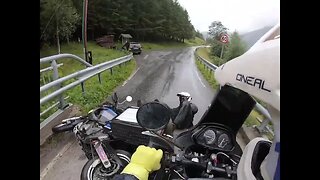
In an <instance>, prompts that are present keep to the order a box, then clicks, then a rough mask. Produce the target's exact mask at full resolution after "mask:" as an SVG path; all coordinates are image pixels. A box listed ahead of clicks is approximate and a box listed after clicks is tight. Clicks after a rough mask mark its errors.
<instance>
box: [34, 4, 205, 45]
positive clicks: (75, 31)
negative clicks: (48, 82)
mask: <svg viewBox="0 0 320 180" xmlns="http://www.w3.org/2000/svg"><path fill="white" fill-rule="evenodd" d="M82 12H83V1H80V0H41V1H40V33H41V34H40V42H41V43H50V44H54V43H56V42H57V39H58V38H57V37H60V41H69V39H70V40H78V38H79V37H80V38H81V32H82V26H81V24H82V21H81V20H82ZM87 28H88V32H87V35H88V40H94V39H96V38H98V37H101V36H103V35H107V34H113V35H115V40H117V38H118V37H119V35H120V34H121V33H129V34H131V35H132V36H133V37H134V39H135V40H138V41H168V40H173V41H181V42H184V40H185V39H190V38H193V37H195V36H198V37H202V35H201V33H200V32H197V31H196V30H195V29H194V27H193V25H192V24H191V22H190V19H189V15H188V12H187V10H185V9H184V8H183V7H182V6H181V5H180V4H179V3H178V1H177V0H156V1H155V0H88V21H87ZM58 40H59V39H58Z"/></svg>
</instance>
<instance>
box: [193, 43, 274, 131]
mask: <svg viewBox="0 0 320 180" xmlns="http://www.w3.org/2000/svg"><path fill="white" fill-rule="evenodd" d="M197 50H198V48H196V49H195V51H194V55H195V57H196V58H197V60H199V61H200V62H202V63H203V64H204V65H205V66H206V67H207V68H209V69H210V70H211V71H215V70H216V69H217V68H218V66H216V65H214V64H213V63H211V62H209V61H208V60H206V59H204V58H203V57H201V56H199V55H198V53H197ZM255 109H256V110H257V111H258V112H259V113H261V114H262V115H263V116H264V117H265V119H264V120H262V122H261V124H260V126H257V127H256V129H257V130H258V131H259V132H260V133H262V132H266V131H269V132H270V133H271V134H272V135H274V132H273V131H272V129H271V128H270V127H269V126H268V124H269V122H270V121H271V116H270V114H269V112H268V110H267V109H266V108H264V107H263V106H262V105H261V104H260V103H258V102H257V101H256V105H255ZM259 122H260V121H259Z"/></svg>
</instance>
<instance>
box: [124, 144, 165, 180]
mask: <svg viewBox="0 0 320 180" xmlns="http://www.w3.org/2000/svg"><path fill="white" fill-rule="evenodd" d="M162 155H163V152H162V150H161V149H159V150H156V149H155V148H150V147H147V146H143V145H140V146H139V147H138V148H137V150H136V152H135V153H133V155H132V157H131V161H130V163H129V164H128V165H127V166H126V167H125V168H124V169H123V171H122V173H126V174H131V175H134V176H135V177H137V178H138V179H139V180H147V179H148V176H149V173H150V172H152V171H155V170H159V169H160V167H161V165H160V160H161V158H162Z"/></svg>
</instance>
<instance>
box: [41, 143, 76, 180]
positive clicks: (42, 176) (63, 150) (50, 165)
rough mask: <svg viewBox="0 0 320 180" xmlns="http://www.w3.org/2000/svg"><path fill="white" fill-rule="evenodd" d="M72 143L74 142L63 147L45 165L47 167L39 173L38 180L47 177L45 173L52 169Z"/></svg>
mask: <svg viewBox="0 0 320 180" xmlns="http://www.w3.org/2000/svg"><path fill="white" fill-rule="evenodd" d="M74 143H75V141H71V142H69V143H68V144H67V145H66V146H64V147H63V149H62V150H61V151H60V152H59V153H58V154H57V155H56V156H55V157H54V158H53V160H52V161H51V162H50V163H49V164H48V165H47V167H45V168H44V170H43V171H42V172H41V173H40V180H43V178H44V177H45V176H46V175H47V173H48V172H49V171H50V170H51V169H52V167H53V166H54V164H55V163H56V162H57V161H58V160H59V159H60V158H61V156H62V155H63V153H65V152H66V151H67V150H68V149H69V148H70V147H71V146H72V144H74Z"/></svg>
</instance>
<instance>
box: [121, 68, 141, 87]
mask: <svg viewBox="0 0 320 180" xmlns="http://www.w3.org/2000/svg"><path fill="white" fill-rule="evenodd" d="M139 69H140V67H139V68H138V69H137V70H136V72H134V73H133V74H132V75H131V76H130V77H129V79H127V80H126V81H125V82H124V83H123V84H122V86H124V85H126V84H127V82H128V81H129V80H130V79H131V78H132V77H133V76H134V75H135V74H136V73H137V72H138V71H139Z"/></svg>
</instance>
